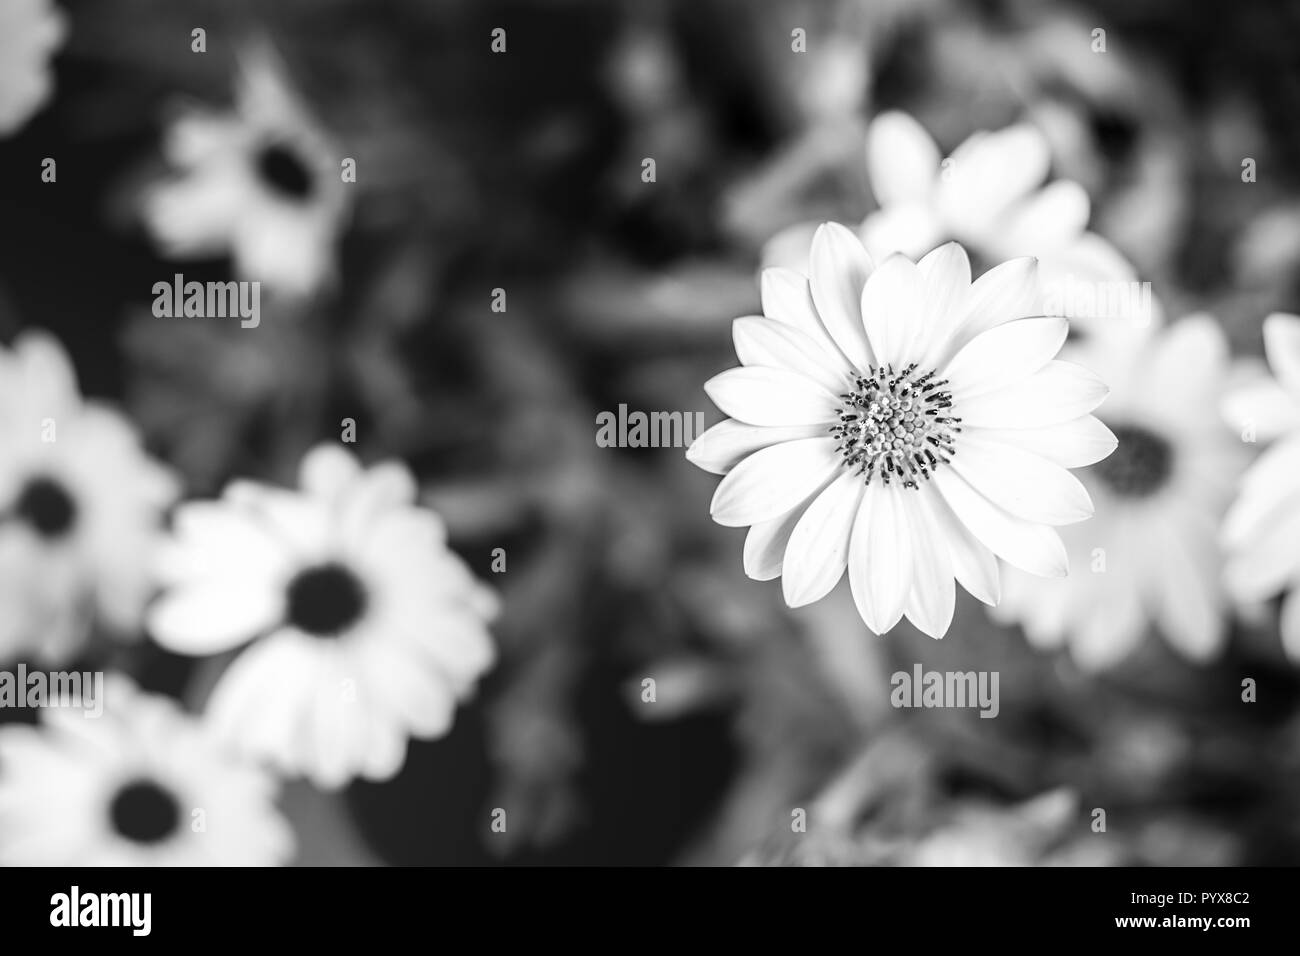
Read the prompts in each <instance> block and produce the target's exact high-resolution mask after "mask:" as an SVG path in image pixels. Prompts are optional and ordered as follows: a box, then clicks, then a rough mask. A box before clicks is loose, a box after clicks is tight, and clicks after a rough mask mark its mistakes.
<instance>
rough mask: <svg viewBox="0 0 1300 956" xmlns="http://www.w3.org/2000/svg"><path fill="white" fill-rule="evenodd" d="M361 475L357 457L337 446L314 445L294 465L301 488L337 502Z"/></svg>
mask: <svg viewBox="0 0 1300 956" xmlns="http://www.w3.org/2000/svg"><path fill="white" fill-rule="evenodd" d="M360 474H361V465H360V463H359V462H358V461H357V459H356V458H355V457H354V456H353V455H352V454H350V453H349V452H347V451H346V450H344V449H343V448H340V447H339V446H338V445H317V446H316V447H315V448H313V449H312V450H311V451H309V452H307V454H306V455H304V456H303V459H302V464H301V465H299V466H298V484H299V486H300V487H301V488H302V490H303V491H305V492H307V493H308V494H311V495H316V496H317V497H320V498H324V499H326V500H327V501H331V502H333V501H337V500H338V499H339V497H340V496H341V495H342V494H343V492H344V491H346V490H347V489H348V487H349V486H350V485H351V484H352V482H353V481H354V480H356V478H357V477H358V476H359V475H360Z"/></svg>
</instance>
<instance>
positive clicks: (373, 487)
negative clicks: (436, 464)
mask: <svg viewBox="0 0 1300 956" xmlns="http://www.w3.org/2000/svg"><path fill="white" fill-rule="evenodd" d="M417 491H418V489H417V488H416V484H415V476H414V475H412V474H411V470H410V469H409V468H407V467H406V465H404V464H402V463H401V462H396V461H381V462H378V463H376V464H374V465H372V466H371V467H370V468H368V469H366V470H365V471H364V472H362V473H361V474H360V475H358V476H357V477H356V479H354V483H353V485H352V487H351V489H350V490H349V491H348V492H347V493H345V495H344V496H343V498H342V500H341V507H342V513H341V515H340V517H339V523H340V527H341V528H342V529H343V533H344V535H345V539H346V540H349V541H358V540H362V539H364V538H365V537H366V536H367V535H368V534H369V533H370V532H371V530H372V529H373V528H374V526H375V521H376V520H377V519H378V518H379V516H380V515H382V514H384V513H385V512H390V511H392V510H393V509H403V508H409V507H411V506H412V505H414V504H415V496H416V494H417Z"/></svg>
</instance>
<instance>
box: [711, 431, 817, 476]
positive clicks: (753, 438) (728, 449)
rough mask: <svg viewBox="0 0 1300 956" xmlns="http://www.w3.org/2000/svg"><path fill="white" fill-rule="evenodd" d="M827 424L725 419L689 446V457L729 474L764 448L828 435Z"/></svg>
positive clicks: (714, 472) (720, 472) (721, 472)
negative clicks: (765, 423)
mask: <svg viewBox="0 0 1300 956" xmlns="http://www.w3.org/2000/svg"><path fill="white" fill-rule="evenodd" d="M826 427H827V426H825V425H782V426H773V427H769V426H764V425H746V424H745V423H744V422H738V421H736V420H735V419H734V418H724V419H723V420H722V421H720V422H718V424H716V425H714V426H713V427H712V428H710V429H709V430H708V431H706V432H704V434H702V435H700V436H699V437H698V438H696V439H695V441H693V442H691V446H690V447H689V448H687V449H686V460H687V461H689V462H691V463H692V464H694V465H696V466H697V467H699V468H703V469H704V470H705V471H708V472H712V473H713V474H715V475H725V474H726V473H727V472H729V471H731V469H732V468H734V467H735V466H736V462H738V461H740V460H741V459H742V458H745V457H747V456H749V455H752V454H753V453H754V452H756V451H758V450H759V449H760V448H766V447H768V446H769V445H775V444H776V443H777V442H783V441H791V440H793V439H795V438H816V437H818V436H821V435H825V434H826Z"/></svg>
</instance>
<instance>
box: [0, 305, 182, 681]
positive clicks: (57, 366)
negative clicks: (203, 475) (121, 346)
mask: <svg viewBox="0 0 1300 956" xmlns="http://www.w3.org/2000/svg"><path fill="white" fill-rule="evenodd" d="M178 494H179V488H178V486H177V483H176V481H175V478H174V477H173V475H172V473H171V472H170V471H169V470H168V469H167V468H165V467H164V466H163V465H161V464H159V463H158V462H156V461H154V460H153V459H152V458H150V457H149V456H148V455H147V454H146V453H145V452H144V450H143V448H142V447H141V445H140V439H139V436H138V434H137V432H136V430H135V427H134V426H133V425H132V424H131V422H129V421H128V420H127V419H126V418H124V417H122V416H121V415H120V414H118V413H117V412H116V411H114V410H112V409H110V408H109V407H107V406H105V405H102V404H100V403H98V402H94V401H84V400H83V399H82V396H81V393H80V390H79V388H78V386H77V378H76V373H75V371H74V370H73V368H72V365H71V363H70V362H69V360H68V356H67V354H66V353H65V352H64V351H63V347H62V346H61V345H60V344H59V343H58V342H57V341H56V340H55V339H54V338H53V337H52V336H50V335H48V334H45V333H43V332H33V331H28V332H24V333H23V334H22V335H20V336H19V338H18V339H17V341H16V342H15V343H14V346H13V348H12V349H0V516H2V518H3V520H2V521H0V660H9V659H13V658H14V657H16V656H20V655H22V654H30V655H32V656H33V657H34V658H35V659H38V660H42V661H50V662H59V661H63V660H66V659H67V658H68V657H69V656H71V655H72V654H74V653H75V652H76V651H78V650H79V649H80V647H81V646H82V643H83V642H84V640H85V638H86V637H87V636H88V635H89V633H90V631H91V628H92V626H93V625H94V624H95V623H96V621H98V622H100V623H102V624H103V625H105V626H107V628H109V629H110V630H112V631H114V632H117V633H119V634H120V635H121V636H124V637H130V636H133V632H135V631H136V630H137V629H138V628H139V626H140V622H141V616H142V614H143V611H144V606H145V602H146V601H147V600H148V598H149V597H150V595H151V593H152V589H153V587H154V581H153V577H152V560H153V549H154V548H155V547H156V546H157V544H158V541H159V536H160V535H161V532H162V517H163V512H164V511H165V510H166V509H167V508H168V507H169V506H170V505H171V504H172V502H173V501H175V499H176V497H177V495H178Z"/></svg>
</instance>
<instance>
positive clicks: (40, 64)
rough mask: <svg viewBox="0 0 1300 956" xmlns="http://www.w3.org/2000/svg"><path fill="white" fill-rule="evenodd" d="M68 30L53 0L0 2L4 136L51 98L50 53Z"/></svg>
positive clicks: (0, 108)
mask: <svg viewBox="0 0 1300 956" xmlns="http://www.w3.org/2000/svg"><path fill="white" fill-rule="evenodd" d="M67 32H68V30H67V20H66V18H65V17H64V15H63V14H62V13H61V12H60V11H59V8H58V7H56V6H55V5H54V4H53V3H51V2H50V0H6V2H5V3H3V4H0V136H5V135H8V134H9V133H12V132H14V131H15V130H17V129H18V128H19V127H20V126H22V125H23V124H24V123H26V122H27V120H28V119H30V118H31V116H32V114H33V113H35V112H36V111H37V110H38V109H40V108H41V106H42V105H44V103H45V101H46V100H47V99H49V96H50V92H51V90H53V88H54V74H53V71H52V70H51V69H50V57H51V56H53V54H54V51H55V50H57V49H58V48H59V47H60V46H61V45H62V43H63V38H64V37H65V36H66V35H67Z"/></svg>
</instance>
